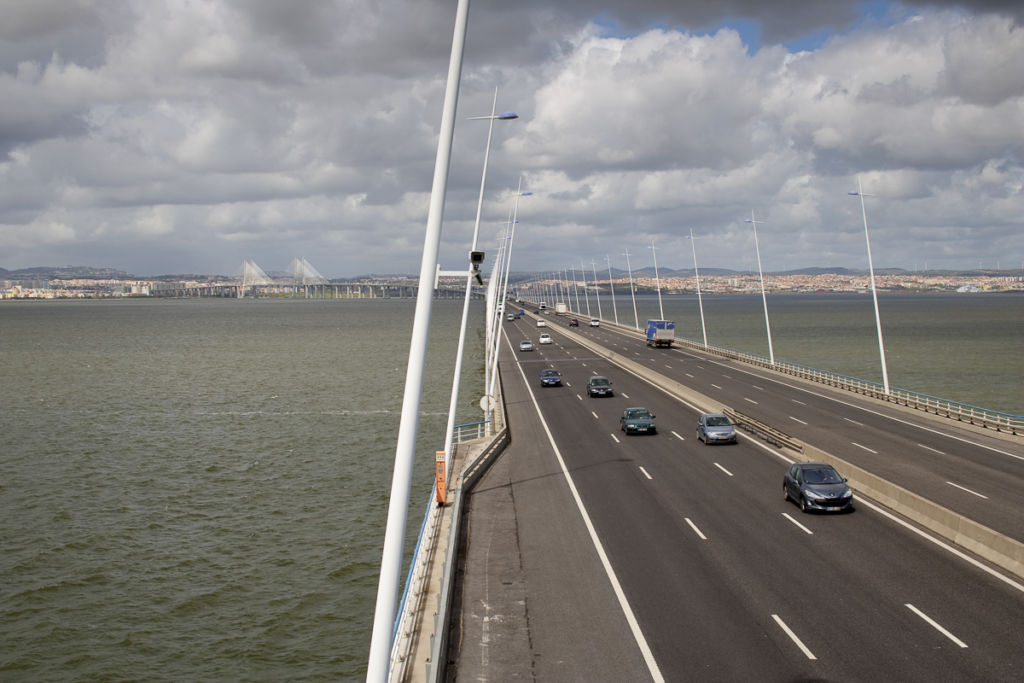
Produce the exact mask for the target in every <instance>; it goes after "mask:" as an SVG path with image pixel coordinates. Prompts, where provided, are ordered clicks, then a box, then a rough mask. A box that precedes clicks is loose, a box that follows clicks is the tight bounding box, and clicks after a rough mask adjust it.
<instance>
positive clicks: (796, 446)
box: [722, 408, 804, 453]
mask: <svg viewBox="0 0 1024 683" xmlns="http://www.w3.org/2000/svg"><path fill="white" fill-rule="evenodd" d="M722 413H723V414H724V415H725V416H726V417H728V418H729V419H730V420H732V421H733V423H734V424H735V425H736V426H737V427H739V428H740V429H742V430H743V431H745V432H750V433H751V434H753V435H754V436H757V437H759V438H760V439H761V440H762V441H767V442H768V443H770V444H772V445H773V446H779V447H780V448H789V449H791V450H794V451H796V452H798V453H800V452H802V451H803V449H804V445H803V443H801V442H800V441H799V440H797V439H794V438H793V437H791V436H790V435H789V434H786V433H785V432H781V431H779V430H778V429H775V427H772V426H771V425H768V424H765V423H764V422H761V421H760V420H757V419H755V418H753V417H750V416H749V415H744V414H743V413H741V412H738V411H735V410H733V409H732V408H722Z"/></svg>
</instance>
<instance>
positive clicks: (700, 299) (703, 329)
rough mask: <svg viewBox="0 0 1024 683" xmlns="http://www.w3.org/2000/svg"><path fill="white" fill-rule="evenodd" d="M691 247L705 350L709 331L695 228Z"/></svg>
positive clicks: (691, 238)
mask: <svg viewBox="0 0 1024 683" xmlns="http://www.w3.org/2000/svg"><path fill="white" fill-rule="evenodd" d="M690 246H691V247H693V275H694V277H695V278H696V280H697V307H698V308H699V309H700V331H701V334H703V335H704V348H705V349H707V348H708V330H707V328H706V327H704V298H703V297H702V296H701V294H700V271H699V270H697V245H696V243H695V242H694V240H693V228H690Z"/></svg>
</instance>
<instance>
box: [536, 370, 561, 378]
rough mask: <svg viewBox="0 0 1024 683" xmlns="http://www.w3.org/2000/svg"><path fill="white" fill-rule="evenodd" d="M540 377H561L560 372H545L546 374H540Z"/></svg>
mask: <svg viewBox="0 0 1024 683" xmlns="http://www.w3.org/2000/svg"><path fill="white" fill-rule="evenodd" d="M540 376H541V377H558V376H559V375H558V370H545V371H544V372H542V373H540Z"/></svg>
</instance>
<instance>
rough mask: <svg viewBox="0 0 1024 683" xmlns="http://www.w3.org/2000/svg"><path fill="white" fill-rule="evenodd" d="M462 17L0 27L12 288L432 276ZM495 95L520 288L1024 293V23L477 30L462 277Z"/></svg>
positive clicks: (210, 8)
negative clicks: (891, 284)
mask: <svg viewBox="0 0 1024 683" xmlns="http://www.w3.org/2000/svg"><path fill="white" fill-rule="evenodd" d="M455 7H456V2H455V0H443V1H442V0H289V1H288V2H282V1H280V0H32V2H25V1H24V0H0V16H2V17H3V21H2V22H0V267H3V268H7V269H10V270H13V269H16V268H25V267H32V266H42V265H91V266H97V267H113V268H118V269H121V270H125V271H128V272H131V273H135V274H138V275H158V274H166V273H220V274H233V273H237V272H240V270H241V263H242V261H243V260H245V259H251V260H254V261H255V262H256V263H258V264H259V265H260V266H261V267H262V268H263V269H264V270H267V271H274V270H285V269H286V268H287V267H288V265H289V263H290V262H291V260H292V259H293V258H295V257H305V258H306V259H307V260H308V261H309V262H310V263H311V264H312V265H313V266H314V267H315V268H316V269H317V270H319V271H320V272H321V273H323V274H324V275H326V276H328V277H348V276H355V275H360V274H365V273H371V272H375V273H416V272H418V269H419V264H420V253H421V250H422V246H423V237H424V230H425V226H426V216H427V205H428V199H429V193H430V184H431V180H432V175H433V166H434V158H435V154H436V151H437V138H438V132H439V129H440V122H441V109H442V102H443V97H444V87H445V77H446V74H447V69H448V59H449V54H450V49H451V39H452V31H453V27H454V18H455ZM495 88H497V89H498V110H499V111H507V110H511V111H515V112H517V113H518V114H519V115H520V119H519V120H517V121H510V122H500V123H498V124H496V125H495V127H494V140H493V143H492V149H491V156H490V167H489V171H488V177H487V191H486V194H485V199H484V205H483V219H482V222H481V243H482V247H483V248H484V249H486V250H487V251H488V256H493V254H494V247H495V245H496V244H497V240H498V235H499V233H501V232H502V231H503V230H504V229H505V224H506V222H507V220H508V215H509V211H510V209H511V207H512V202H513V199H512V197H513V195H514V192H515V188H516V185H517V183H518V182H519V179H520V177H522V180H523V184H524V189H527V190H529V191H531V192H533V195H532V196H530V197H526V198H523V199H521V200H520V202H519V207H518V210H519V219H520V223H518V225H517V228H516V237H515V249H514V251H513V270H556V269H561V268H564V267H568V266H569V265H572V264H576V265H577V266H578V265H579V263H580V262H581V261H582V262H585V263H587V264H588V266H589V264H590V262H591V261H596V262H597V263H598V267H599V268H600V267H601V266H602V265H603V264H604V263H605V257H606V256H608V257H610V259H611V262H612V265H613V266H615V267H619V268H624V267H625V259H624V257H623V256H622V254H623V252H624V251H625V250H626V249H629V251H630V253H631V255H634V256H631V261H632V265H633V267H634V268H639V267H643V266H645V265H649V264H650V263H651V250H650V249H648V248H647V246H648V245H650V244H651V243H652V241H653V242H654V243H655V244H656V245H657V258H658V265H659V266H660V267H666V268H689V267H691V266H692V251H691V242H690V241H689V240H688V239H686V236H687V235H688V234H689V232H690V231H691V230H692V231H693V233H694V235H695V237H696V241H695V242H694V243H692V244H694V245H695V248H696V251H697V256H698V265H699V266H700V267H701V268H704V267H723V268H734V269H753V268H756V257H755V251H754V243H753V235H752V231H751V226H750V224H748V223H745V222H744V219H748V218H750V213H751V211H752V210H753V211H754V212H755V213H756V216H757V219H758V221H759V225H758V233H759V237H760V246H761V254H762V261H763V264H764V267H765V269H766V270H768V271H773V270H784V269H792V268H800V267H808V266H845V267H849V268H864V267H866V265H867V254H866V251H865V244H864V231H863V223H862V220H861V212H860V203H859V201H858V199H857V198H856V197H850V196H848V195H847V192H848V191H849V190H854V189H856V187H857V181H858V177H859V179H860V181H861V182H862V183H863V187H864V191H865V192H866V193H869V194H871V195H874V196H872V197H869V198H868V199H867V216H868V223H869V227H870V229H871V244H872V249H873V253H874V263H875V266H876V267H879V268H885V267H902V268H907V269H923V268H925V267H927V268H976V267H978V266H982V267H985V268H996V267H1001V268H1015V269H1018V268H1024V10H1022V5H1021V3H1020V2H1018V1H1016V0H1005V1H1002V0H976V1H969V2H953V1H951V0H944V1H943V0H935V1H933V2H918V1H916V0H915V1H909V2H905V3H903V4H898V3H890V2H869V3H859V2H847V1H846V0H831V1H829V2H821V1H820V0H727V1H723V0H694V1H691V2H680V1H679V0H630V1H628V2H610V1H608V0H559V2H550V0H520V1H519V2H516V3H508V2H497V1H496V0H473V2H472V4H471V7H470V13H469V33H468V37H467V41H466V50H465V59H464V66H463V73H462V83H461V89H460V96H459V105H458V123H457V125H456V131H455V143H454V147H453V151H452V166H451V178H450V182H449V190H448V198H447V204H446V211H445V221H444V228H443V245H442V250H441V257H440V259H441V264H442V267H445V268H452V269H455V268H461V267H462V265H463V264H464V263H465V254H466V251H467V250H468V246H469V241H470V238H471V235H472V230H473V219H474V216H475V213H476V202H477V195H478V192H479V183H480V171H481V168H482V163H483V155H484V147H485V142H486V135H487V122H486V121H474V120H469V119H468V117H470V116H473V115H482V114H488V113H490V108H491V101H492V97H493V94H494V89H495ZM761 221H763V223H762V222H761Z"/></svg>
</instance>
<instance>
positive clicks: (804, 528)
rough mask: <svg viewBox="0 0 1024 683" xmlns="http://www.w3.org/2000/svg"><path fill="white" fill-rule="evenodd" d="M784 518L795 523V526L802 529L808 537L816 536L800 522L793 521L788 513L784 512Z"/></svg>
mask: <svg viewBox="0 0 1024 683" xmlns="http://www.w3.org/2000/svg"><path fill="white" fill-rule="evenodd" d="M782 516H783V517H785V518H786V519H788V520H789V521H791V522H793V524H796V525H797V526H798V527H800V528H801V529H803V531H804V533H806V534H807V535H808V536H813V535H814V532H813V531H811V530H810V529H808V528H807V527H805V526H804V525H803V524H801V523H800V522H798V521H796V520H795V519H793V518H792V517H790V516H789V513H788V512H783V513H782Z"/></svg>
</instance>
